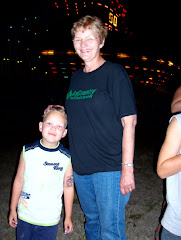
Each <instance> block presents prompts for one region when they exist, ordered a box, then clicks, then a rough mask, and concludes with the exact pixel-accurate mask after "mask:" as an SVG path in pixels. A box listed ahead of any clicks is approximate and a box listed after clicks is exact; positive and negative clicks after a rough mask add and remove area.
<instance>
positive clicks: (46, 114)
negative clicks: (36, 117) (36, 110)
mask: <svg viewBox="0 0 181 240" xmlns="http://www.w3.org/2000/svg"><path fill="white" fill-rule="evenodd" d="M52 111H55V112H59V113H61V114H62V115H63V116H64V118H65V124H64V125H65V128H66V127H67V125H68V120H67V114H66V112H65V110H64V109H63V108H62V107H58V106H52V107H51V108H49V109H48V110H47V111H46V112H45V113H44V115H43V122H44V121H45V120H46V118H47V116H48V114H49V113H50V112H52Z"/></svg>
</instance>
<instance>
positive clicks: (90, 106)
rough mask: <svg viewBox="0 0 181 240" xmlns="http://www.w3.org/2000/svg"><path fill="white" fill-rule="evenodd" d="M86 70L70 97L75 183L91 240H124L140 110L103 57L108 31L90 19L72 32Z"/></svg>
mask: <svg viewBox="0 0 181 240" xmlns="http://www.w3.org/2000/svg"><path fill="white" fill-rule="evenodd" d="M71 33H72V38H73V45H74V48H75V51H76V52H77V54H78V55H79V57H80V58H81V59H82V60H83V61H84V63H85V66H84V68H83V69H80V70H78V71H76V72H75V73H74V75H73V76H72V78H71V83H70V88H69V91H68V94H67V97H66V110H67V113H68V123H69V143H70V151H71V156H72V163H73V169H74V180H75V185H76V189H77V193H78V197H79V200H80V204H81V207H82V209H83V212H84V214H85V217H86V223H85V230H86V236H87V239H88V240H96V239H99V240H100V239H106V240H113V239H114V240H118V239H119V240H120V239H122V240H124V239H127V238H126V234H125V206H126V204H127V202H128V200H129V197H130V192H131V191H132V190H134V189H135V182H134V174H133V156H134V136H135V125H136V121H137V120H136V107H135V99H134V93H133V90H132V85H131V83H130V80H129V77H128V75H127V73H126V72H125V70H124V69H123V67H122V66H121V65H119V64H113V63H112V62H109V61H106V60H105V59H103V58H102V56H101V54H100V49H101V48H102V47H103V46H104V43H105V38H106V37H107V29H106V28H105V26H104V25H103V23H102V22H101V20H100V19H99V18H97V17H92V16H85V17H83V18H81V19H80V20H79V21H78V22H76V23H74V25H73V28H72V30H71Z"/></svg>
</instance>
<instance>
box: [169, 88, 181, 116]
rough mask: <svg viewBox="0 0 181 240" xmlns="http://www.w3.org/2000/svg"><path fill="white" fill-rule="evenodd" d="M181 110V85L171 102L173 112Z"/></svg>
mask: <svg viewBox="0 0 181 240" xmlns="http://www.w3.org/2000/svg"><path fill="white" fill-rule="evenodd" d="M177 112H181V86H180V87H179V88H177V90H176V91H175V93H174V96H173V99H172V103H171V113H177Z"/></svg>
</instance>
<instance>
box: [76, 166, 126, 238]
mask: <svg viewBox="0 0 181 240" xmlns="http://www.w3.org/2000/svg"><path fill="white" fill-rule="evenodd" d="M120 178H121V171H116V172H101V173H94V174H91V175H78V174H76V173H75V172H74V181H75V186H76V189H77V193H78V197H79V201H80V205H81V207H82V210H83V212H84V214H85V218H86V223H85V231H86V237H87V240H113V239H114V240H126V239H127V238H126V233H125V206H126V204H127V202H128V200H129V198H130V194H127V195H122V194H121V191H120Z"/></svg>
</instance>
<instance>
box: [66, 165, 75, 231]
mask: <svg viewBox="0 0 181 240" xmlns="http://www.w3.org/2000/svg"><path fill="white" fill-rule="evenodd" d="M73 201H74V181H73V170H72V164H71V163H70V164H69V166H68V169H67V171H66V173H65V176H64V206H65V221H64V229H65V232H66V233H71V232H72V231H73V227H74V226H73V223H72V220H71V217H72V208H73Z"/></svg>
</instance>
